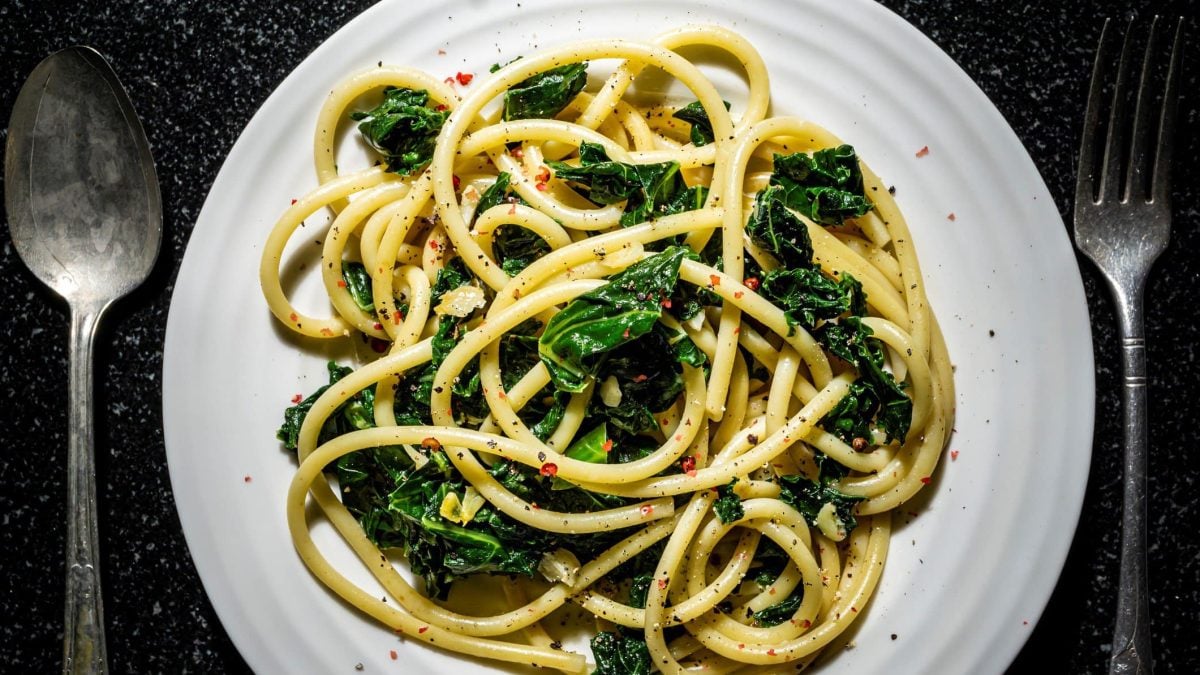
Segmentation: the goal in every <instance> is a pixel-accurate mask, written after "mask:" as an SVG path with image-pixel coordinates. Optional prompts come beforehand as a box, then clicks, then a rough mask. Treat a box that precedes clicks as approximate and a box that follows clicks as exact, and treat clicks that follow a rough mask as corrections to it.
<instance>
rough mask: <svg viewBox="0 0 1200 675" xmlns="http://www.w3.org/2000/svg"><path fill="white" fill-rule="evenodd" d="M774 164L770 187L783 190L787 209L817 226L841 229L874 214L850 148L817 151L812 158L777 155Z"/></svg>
mask: <svg viewBox="0 0 1200 675" xmlns="http://www.w3.org/2000/svg"><path fill="white" fill-rule="evenodd" d="M774 163H775V168H774V172H773V173H772V175H771V185H773V186H777V187H779V188H781V189H782V190H783V194H784V197H783V201H784V203H786V204H787V205H788V207H790V208H792V209H795V210H796V211H799V212H800V213H802V214H804V216H805V217H807V218H808V219H809V220H811V221H813V222H814V223H821V224H823V225H841V224H842V222H844V221H845V220H846V219H847V218H858V217H860V216H863V215H865V214H866V213H867V211H870V210H871V201H870V200H869V199H867V196H866V194H865V193H864V192H863V178H862V170H861V169H860V168H859V166H858V156H857V155H856V154H855V153H854V148H852V147H850V146H849V145H839V146H838V147H836V148H826V149H824V150H818V151H816V152H814V153H813V154H812V156H811V157H810V156H809V155H807V154H805V153H803V152H797V153H795V154H791V155H775V158H774Z"/></svg>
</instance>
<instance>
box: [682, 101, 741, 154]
mask: <svg viewBox="0 0 1200 675" xmlns="http://www.w3.org/2000/svg"><path fill="white" fill-rule="evenodd" d="M722 103H724V104H725V109H726V110H729V101H722ZM671 117H674V118H676V119H680V120H683V121H684V122H687V123H689V124H691V125H692V131H691V134H690V136H691V139H692V145H694V146H696V147H697V148H698V147H700V146H702V145H708V144H709V143H712V142H713V128H712V120H710V119H708V112H707V111H706V110H705V109H704V106H703V105H701V103H700V101H692V102H691V103H689V104H687V105H685V106H683V107H682V108H680V109H679V110H676V111H675V113H674V114H673V115H671Z"/></svg>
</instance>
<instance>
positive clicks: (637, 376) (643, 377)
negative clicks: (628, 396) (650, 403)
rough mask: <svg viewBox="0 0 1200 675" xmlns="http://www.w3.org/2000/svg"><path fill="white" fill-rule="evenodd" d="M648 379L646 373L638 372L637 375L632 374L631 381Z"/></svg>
mask: <svg viewBox="0 0 1200 675" xmlns="http://www.w3.org/2000/svg"><path fill="white" fill-rule="evenodd" d="M648 379H650V378H649V377H647V376H646V375H643V374H641V373H638V374H637V375H634V376H633V381H634V382H645V381H646V380H648Z"/></svg>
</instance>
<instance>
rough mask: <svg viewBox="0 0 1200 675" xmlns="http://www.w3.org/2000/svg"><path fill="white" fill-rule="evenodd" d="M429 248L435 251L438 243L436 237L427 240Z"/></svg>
mask: <svg viewBox="0 0 1200 675" xmlns="http://www.w3.org/2000/svg"><path fill="white" fill-rule="evenodd" d="M429 248H431V249H433V250H435V251H436V250H438V243H437V239H430V240H429Z"/></svg>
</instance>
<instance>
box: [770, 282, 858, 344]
mask: <svg viewBox="0 0 1200 675" xmlns="http://www.w3.org/2000/svg"><path fill="white" fill-rule="evenodd" d="M759 293H760V294H761V295H762V296H763V297H764V298H766V299H767V300H770V301H771V303H772V304H774V305H775V306H776V307H778V308H780V309H782V310H783V315H784V317H785V318H786V319H787V322H788V327H789V328H791V327H793V326H802V327H803V328H804V329H805V330H809V331H811V330H812V329H813V328H814V327H816V325H817V321H819V320H828V319H833V318H836V317H838V316H840V315H842V314H846V313H851V314H857V315H862V314H866V299H865V296H864V295H863V291H862V284H861V283H859V281H858V280H857V279H855V278H854V277H853V276H851V275H850V274H848V273H847V274H843V275H842V278H841V279H840V280H836V281H835V280H833V279H830V278H829V277H827V276H825V275H824V274H821V272H820V271H819V270H818V269H816V268H812V267H797V268H792V269H788V268H784V267H780V268H777V269H773V270H771V271H770V272H767V274H766V276H765V277H764V278H763V279H762V286H761V289H760V290H759Z"/></svg>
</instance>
